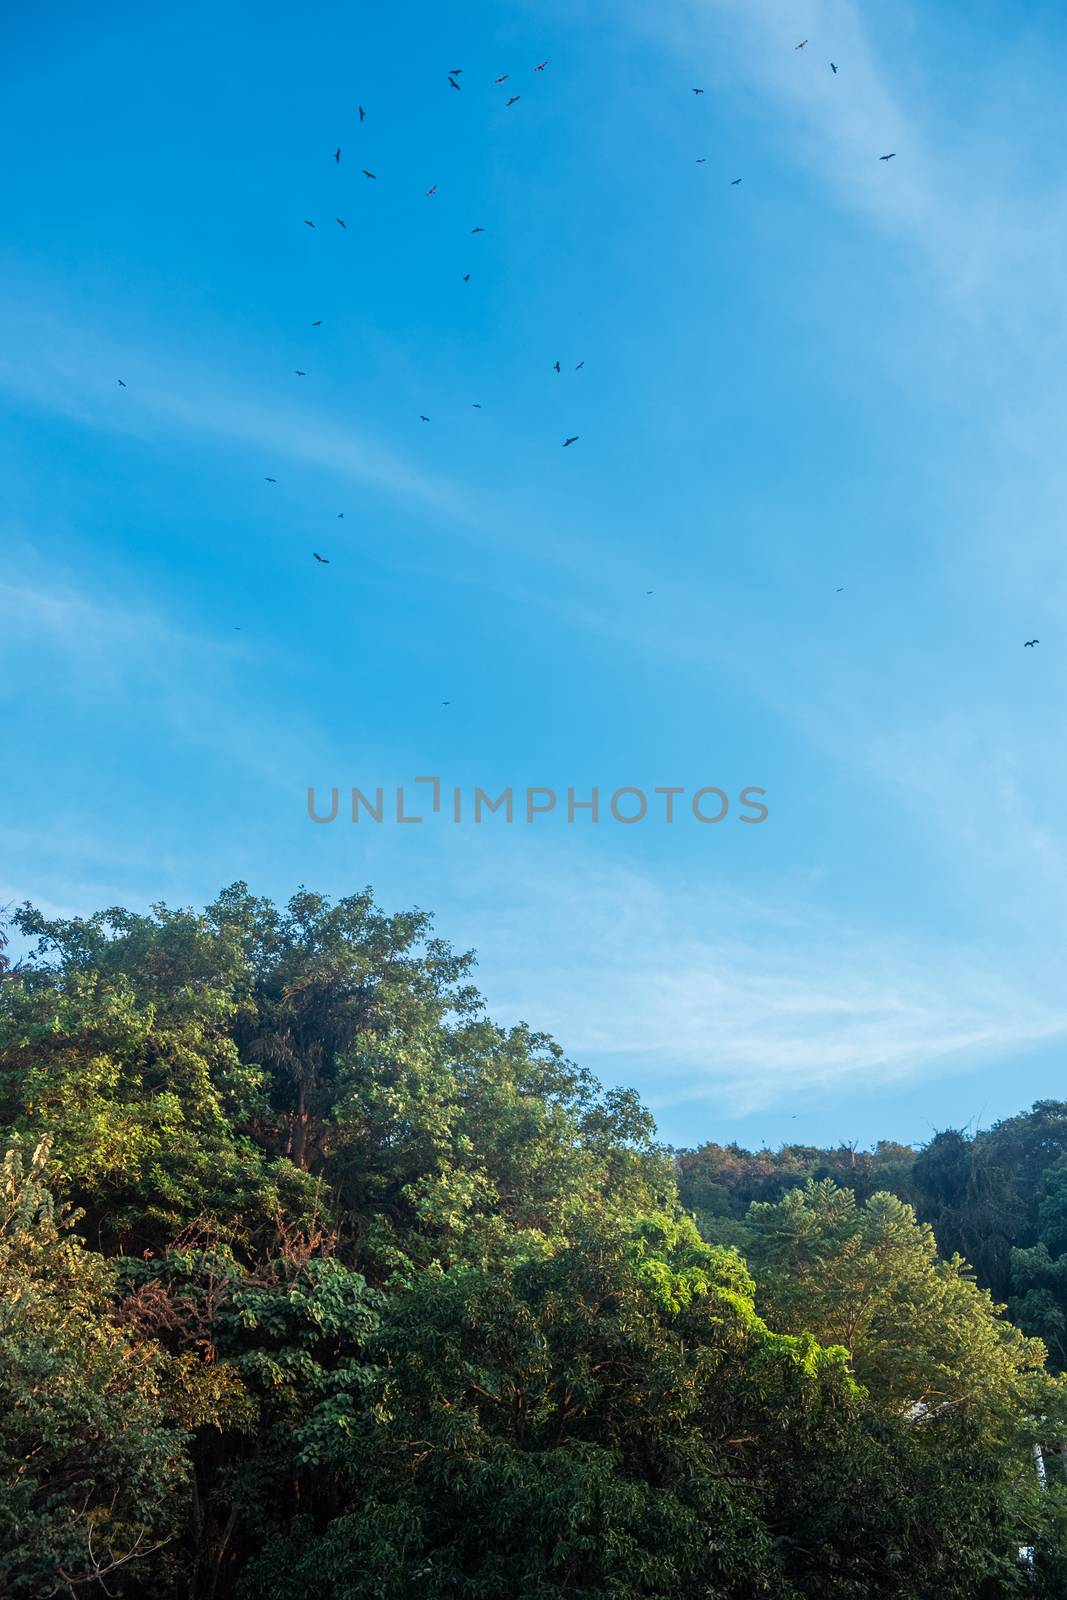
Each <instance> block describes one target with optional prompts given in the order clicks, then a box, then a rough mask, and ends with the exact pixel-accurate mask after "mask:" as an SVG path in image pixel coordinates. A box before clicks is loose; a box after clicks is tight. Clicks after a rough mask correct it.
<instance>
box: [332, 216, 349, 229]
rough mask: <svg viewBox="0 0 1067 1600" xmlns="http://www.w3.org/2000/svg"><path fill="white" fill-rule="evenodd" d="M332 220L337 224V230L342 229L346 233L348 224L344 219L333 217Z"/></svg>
mask: <svg viewBox="0 0 1067 1600" xmlns="http://www.w3.org/2000/svg"><path fill="white" fill-rule="evenodd" d="M333 220H334V221H335V222H336V223H337V226H338V227H339V228H344V230H345V232H346V233H347V231H348V223H347V222H346V221H345V219H344V217H334V219H333Z"/></svg>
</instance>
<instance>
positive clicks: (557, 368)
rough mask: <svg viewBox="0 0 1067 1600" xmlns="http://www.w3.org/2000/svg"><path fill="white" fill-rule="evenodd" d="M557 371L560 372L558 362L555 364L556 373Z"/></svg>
mask: <svg viewBox="0 0 1067 1600" xmlns="http://www.w3.org/2000/svg"><path fill="white" fill-rule="evenodd" d="M559 370H560V366H559V362H558V361H557V362H556V371H557V372H558V371H559Z"/></svg>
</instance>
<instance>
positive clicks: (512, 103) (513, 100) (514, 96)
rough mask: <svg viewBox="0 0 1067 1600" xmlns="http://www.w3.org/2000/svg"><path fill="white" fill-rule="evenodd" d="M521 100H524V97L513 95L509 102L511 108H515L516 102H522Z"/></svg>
mask: <svg viewBox="0 0 1067 1600" xmlns="http://www.w3.org/2000/svg"><path fill="white" fill-rule="evenodd" d="M521 99H522V96H521V95H518V94H513V95H512V97H511V99H510V100H509V101H508V105H509V106H513V105H514V104H515V102H516V100H521ZM505 109H506V108H505Z"/></svg>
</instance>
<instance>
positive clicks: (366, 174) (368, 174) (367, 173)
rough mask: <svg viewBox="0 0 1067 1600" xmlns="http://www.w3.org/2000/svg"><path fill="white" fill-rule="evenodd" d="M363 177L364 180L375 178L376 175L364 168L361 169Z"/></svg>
mask: <svg viewBox="0 0 1067 1600" xmlns="http://www.w3.org/2000/svg"><path fill="white" fill-rule="evenodd" d="M363 176H364V177H365V178H377V176H378V174H377V173H376V172H368V171H367V169H366V167H364V168H363Z"/></svg>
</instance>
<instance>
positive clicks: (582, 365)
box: [574, 361, 585, 372]
mask: <svg viewBox="0 0 1067 1600" xmlns="http://www.w3.org/2000/svg"><path fill="white" fill-rule="evenodd" d="M584 366H585V362H584V361H579V363H578V365H577V366H576V367H575V369H574V370H575V372H581V370H582V368H583V367H584Z"/></svg>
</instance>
